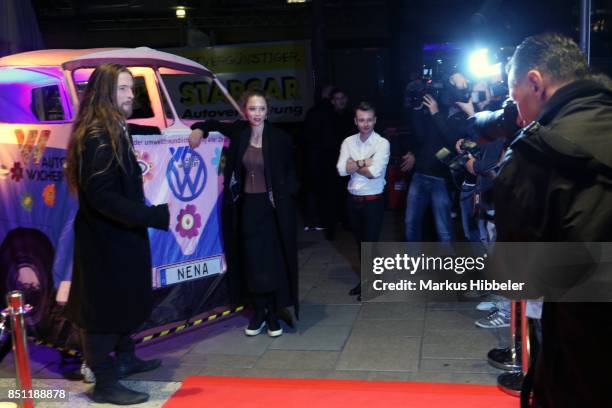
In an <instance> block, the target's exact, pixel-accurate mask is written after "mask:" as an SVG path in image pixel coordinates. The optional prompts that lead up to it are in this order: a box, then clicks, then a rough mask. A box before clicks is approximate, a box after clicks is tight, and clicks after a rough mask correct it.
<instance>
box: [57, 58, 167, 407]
mask: <svg viewBox="0 0 612 408" xmlns="http://www.w3.org/2000/svg"><path fill="white" fill-rule="evenodd" d="M132 88H133V78H132V75H131V73H130V71H129V70H127V68H125V67H123V66H121V65H117V64H103V65H101V66H99V67H98V68H97V69H96V70H95V71H94V72H93V74H92V76H91V78H90V80H89V82H88V85H87V89H86V91H85V95H84V97H83V101H82V102H81V105H80V109H79V113H78V115H77V118H76V121H75V125H74V129H73V132H72V135H71V139H70V145H69V146H68V154H67V162H66V164H67V166H66V167H67V168H66V172H67V178H68V182H69V184H70V187H71V189H72V190H73V191H76V192H77V194H78V199H79V210H78V212H77V215H76V219H75V221H74V229H75V248H74V270H73V276H72V284H71V287H70V296H69V298H68V304H67V306H66V314H67V318H68V319H69V320H71V321H72V322H73V323H75V324H76V325H77V326H78V327H79V328H80V329H81V336H82V341H83V349H84V355H85V360H86V362H87V364H88V365H89V367H90V368H91V369H92V371H93V372H94V374H95V375H96V385H95V388H94V393H93V399H94V400H95V401H96V402H110V403H113V404H121V405H126V404H135V403H140V402H143V401H146V400H147V399H148V395H147V394H145V393H141V392H136V391H132V390H129V389H128V388H126V387H124V386H123V385H121V384H120V383H119V382H118V379H119V377H123V376H126V375H130V374H133V373H136V372H141V371H147V370H151V369H154V368H156V367H158V366H159V365H160V363H161V362H160V361H159V360H152V361H144V360H140V359H138V358H137V357H136V356H135V354H134V343H133V342H132V340H131V338H130V334H131V332H132V331H133V330H135V329H136V328H137V327H138V326H139V325H141V324H142V323H143V322H144V321H145V320H146V319H147V318H148V316H149V314H150V313H151V308H152V287H151V254H150V249H149V236H148V233H147V227H153V228H158V229H163V230H167V229H168V224H169V221H170V215H169V212H168V206H167V205H166V204H163V205H157V206H148V205H146V204H145V198H144V192H143V187H142V174H141V170H140V166H139V165H138V162H137V161H136V157H135V156H134V151H133V146H132V141H131V138H130V135H129V133H128V131H127V127H126V123H125V119H126V117H129V116H130V115H131V112H132V100H133V97H134V95H133V89H132ZM112 351H115V353H116V361H113V360H112V359H111V357H110V356H109V354H110V353H111V352H112Z"/></svg>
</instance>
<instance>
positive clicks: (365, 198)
mask: <svg viewBox="0 0 612 408" xmlns="http://www.w3.org/2000/svg"><path fill="white" fill-rule="evenodd" d="M351 198H352V199H353V200H355V201H359V202H362V201H374V200H379V199H381V198H383V195H382V194H371V195H354V194H351Z"/></svg>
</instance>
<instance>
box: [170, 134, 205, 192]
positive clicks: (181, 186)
mask: <svg viewBox="0 0 612 408" xmlns="http://www.w3.org/2000/svg"><path fill="white" fill-rule="evenodd" d="M170 154H171V155H172V157H171V158H170V162H169V163H168V168H167V169H166V179H167V180H168V185H169V186H170V190H171V191H172V194H174V196H175V197H176V198H178V199H179V200H181V201H192V200H194V199H196V198H197V197H198V196H199V195H200V194H202V191H204V187H205V186H206V178H207V174H206V164H205V163H204V160H203V159H202V156H200V155H199V154H198V153H197V152H196V151H195V150H193V149H191V148H189V147H187V146H181V147H179V148H173V147H171V148H170Z"/></svg>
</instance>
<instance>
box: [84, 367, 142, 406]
mask: <svg viewBox="0 0 612 408" xmlns="http://www.w3.org/2000/svg"><path fill="white" fill-rule="evenodd" d="M92 371H93V372H94V374H95V375H96V385H95V386H94V389H93V394H92V399H93V400H94V401H95V402H98V403H109V404H114V405H133V404H141V403H143V402H146V401H148V400H149V394H147V393H144V392H138V391H134V390H130V389H129V388H127V387H126V386H124V385H123V384H121V383H120V382H119V381H118V380H117V373H116V371H115V366H114V364H112V363H108V364H104V365H102V366H98V367H92Z"/></svg>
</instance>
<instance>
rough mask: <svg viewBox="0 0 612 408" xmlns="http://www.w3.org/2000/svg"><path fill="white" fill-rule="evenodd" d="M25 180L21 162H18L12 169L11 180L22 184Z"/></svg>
mask: <svg viewBox="0 0 612 408" xmlns="http://www.w3.org/2000/svg"><path fill="white" fill-rule="evenodd" d="M22 178H23V167H21V163H20V162H16V163H15V164H14V165H13V168H12V169H11V179H12V180H15V181H16V182H18V183H19V182H20V181H21V179H22Z"/></svg>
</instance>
